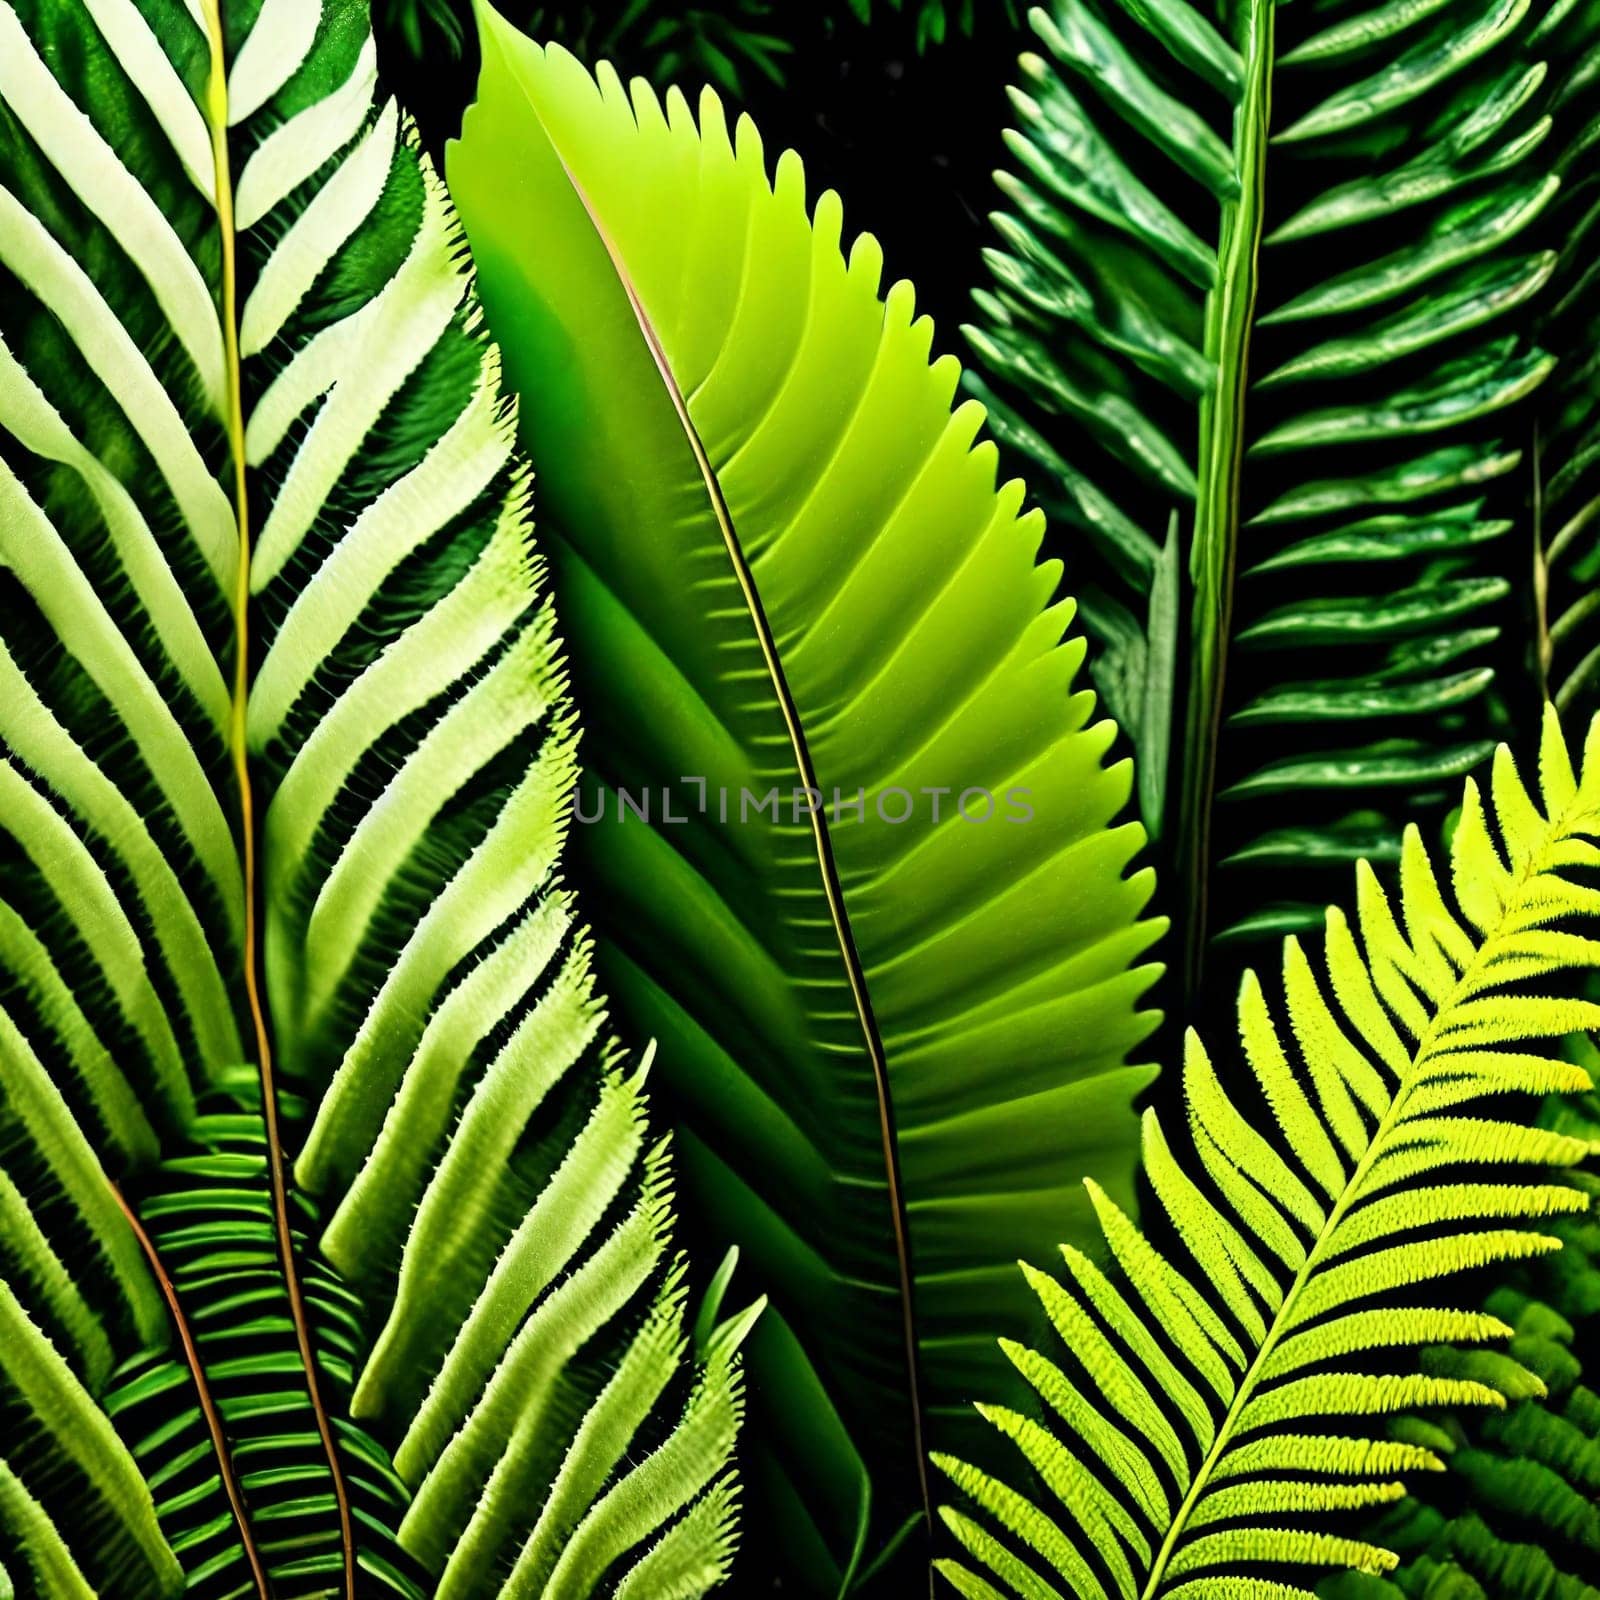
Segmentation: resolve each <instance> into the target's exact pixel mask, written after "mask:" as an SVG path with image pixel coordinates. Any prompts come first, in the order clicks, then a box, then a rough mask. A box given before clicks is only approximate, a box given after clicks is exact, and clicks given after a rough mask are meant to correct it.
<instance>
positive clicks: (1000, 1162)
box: [449, 11, 1159, 1594]
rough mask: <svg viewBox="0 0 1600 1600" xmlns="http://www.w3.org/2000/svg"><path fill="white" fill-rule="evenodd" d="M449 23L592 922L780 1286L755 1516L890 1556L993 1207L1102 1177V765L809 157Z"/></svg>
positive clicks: (760, 1417)
mask: <svg viewBox="0 0 1600 1600" xmlns="http://www.w3.org/2000/svg"><path fill="white" fill-rule="evenodd" d="M482 26H483V32H484V47H485V68H484V76H483V80H482V83H481V85H480V90H479V100H478V103H477V105H476V106H475V107H474V109H473V110H472V111H471V112H470V113H469V116H468V119H467V122H466V125H465V130H464V134H463V140H462V142H461V144H460V145H458V146H456V147H455V148H454V149H453V150H452V152H451V157H450V164H449V173H450V180H451V184H452V189H453V192H454V194H455V196H456V199H457V201H458V203H459V204H460V205H461V207H462V213H463V216H464V218H465V220H466V224H467V230H468V235H469V238H470V239H471V241H472V244H473V249H474V253H475V258H476V261H477V266H478V272H479V275H480V282H481V284H482V287H483V292H484V295H485V302H486V305H487V307H488V310H489V314H490V318H491V322H492V326H493V328H494V331H495V335H496V337H497V339H498V340H499V341H500V343H501V346H502V348H503V349H504V351H505V353H506V359H507V364H508V366H507V370H508V372H509V374H510V375H511V378H512V381H513V383H514V384H515V385H516V386H517V388H518V389H519V391H520V417H521V424H522V431H523V436H524V438H525V439H526V440H527V442H528V445H529V448H530V451H531V452H532V453H533V455H534V457H535V459H536V460H537V461H538V463H539V471H540V479H539V484H540V488H539V495H540V504H541V506H542V507H543V515H544V517H545V518H546V519H547V521H548V522H549V524H550V525H552V526H555V527H557V528H559V529H560V535H561V538H560V544H559V546H558V551H557V559H556V562H555V576H556V586H557V591H558V597H559V601H560V605H561V615H562V624H563V629H564V632H565V634H566V637H567V639H568V641H569V644H570V647H571V650H572V679H573V684H574V689H575V692H576V694H577V697H578V699H579V703H580V705H581V707H582V709H583V713H584V716H585V718H586V723H587V727H588V732H587V733H586V736H585V737H586V744H585V759H586V762H587V763H588V770H589V773H590V774H591V781H590V782H588V783H587V785H586V788H585V792H584V794H583V795H582V797H581V800H580V812H579V815H580V818H581V819H582V821H581V826H580V827H579V828H578V829H577V830H576V843H577V846H578V850H579V854H580V857H581V860H582V864H583V868H584V872H585V877H586V880H587V883H588V884H589V885H592V886H593V887H594V888H595V889H596V890H597V891H598V898H597V899H596V900H595V901H594V903H595V904H597V905H601V906H603V907H604V908H605V914H604V916H603V917H602V918H601V919H600V921H599V923H598V925H597V931H598V934H599V958H600V967H601V971H602V974H603V977H604V980H605V982H606V985H607V987H608V989H609V991H610V993H611V994H612V996H613V998H614V1000H615V1001H616V1004H617V1007H618V1012H619V1015H621V1016H622V1017H623V1018H625V1019H626V1020H627V1021H628V1022H629V1024H630V1025H631V1026H633V1027H634V1028H637V1029H638V1030H639V1031H640V1032H641V1033H648V1034H650V1035H652V1036H654V1037H655V1038H656V1039H657V1040H658V1041H659V1055H658V1058H657V1066H656V1068H655V1076H654V1077H653V1079H652V1082H653V1084H659V1085H660V1086H661V1088H662V1089H663V1090H664V1092H665V1093H667V1094H668V1095H669V1096H670V1103H671V1106H672V1112H673V1116H674V1119H675V1121H676V1124H677V1127H678V1129H679V1133H678V1146H679V1151H680V1157H681V1161H682V1184H681V1194H682V1201H683V1205H684V1207H685V1209H686V1210H687V1211H688V1212H689V1213H690V1214H691V1215H692V1216H693V1217H694V1218H695V1219H696V1220H697V1224H698V1226H699V1228H700V1229H702V1230H704V1232H705V1233H706V1234H708V1235H709V1236H711V1237H712V1238H716V1239H725V1238H731V1239H732V1240H733V1241H734V1242H736V1243H737V1244H738V1246H739V1249H740V1257H741V1267H740V1275H741V1281H744V1280H745V1278H746V1275H748V1278H749V1281H751V1282H753V1283H759V1285H760V1286H761V1287H762V1288H763V1289H764V1290H766V1291H767V1292H768V1293H769V1294H770V1296H771V1299H772V1308H771V1311H770V1312H769V1313H768V1315H767V1316H766V1317H765V1318H764V1319H763V1321H762V1323H761V1325H760V1326H759V1327H758V1328H757V1330H756V1332H755V1333H754V1334H753V1336H752V1339H751V1361H752V1370H753V1372H754V1373H755V1374H756V1378H755V1384H754V1393H753V1404H754V1410H753V1414H752V1417H753V1420H752V1428H751V1430H750V1432H751V1435H752V1436H753V1437H752V1438H750V1439H749V1441H748V1442H747V1443H746V1445H745V1447H744V1450H743V1453H742V1454H743V1461H744V1464H745V1469H746V1477H747V1484H748V1489H747V1496H746V1501H747V1504H748V1505H749V1506H750V1508H751V1515H752V1517H753V1518H755V1519H758V1523H759V1526H760V1528H761V1530H762V1531H761V1532H760V1533H759V1534H758V1535H756V1536H755V1537H757V1539H758V1540H759V1543H760V1545H761V1548H762V1549H763V1551H764V1552H765V1556H766V1559H767V1561H768V1562H770V1564H771V1565H772V1567H773V1568H774V1569H776V1570H781V1571H782V1572H783V1573H784V1581H785V1584H786V1585H791V1584H792V1585H793V1586H794V1587H795V1588H796V1589H797V1590H798V1591H800V1592H806V1593H811V1592H816V1593H828V1594H833V1593H837V1592H840V1591H841V1590H853V1589H855V1588H857V1587H863V1586H865V1585H866V1584H867V1583H868V1581H869V1578H870V1579H871V1580H872V1581H875V1582H877V1583H879V1584H881V1585H883V1586H892V1585H893V1584H894V1583H896V1582H907V1581H909V1582H912V1583H913V1584H914V1583H915V1582H916V1581H917V1579H916V1576H915V1574H916V1571H917V1566H916V1563H917V1561H918V1559H919V1558H925V1553H926V1537H927V1522H926V1509H925V1503H924V1495H923V1489H922V1486H921V1483H920V1482H919V1479H920V1477H921V1475H922V1474H923V1473H924V1472H925V1471H926V1453H927V1451H928V1450H929V1449H930V1448H936V1447H943V1445H944V1444H945V1443H947V1442H948V1441H949V1439H950V1437H951V1436H952V1435H954V1436H960V1435H962V1434H963V1433H967V1432H970V1424H969V1423H968V1422H967V1420H966V1413H965V1410H964V1406H963V1404H962V1402H963V1401H964V1399H965V1397H966V1396H967V1395H969V1394H970V1393H972V1392H974V1389H975V1385H976V1384H977V1383H978V1382H979V1379H980V1377H981V1375H983V1374H985V1373H989V1374H991V1375H992V1381H993V1382H995V1383H998V1384H1000V1385H1002V1386H1003V1385H1004V1383H1005V1382H1006V1381H1008V1375H1009V1368H1007V1367H1005V1364H1004V1363H1003V1362H1002V1361H1001V1360H1000V1359H999V1357H998V1353H997V1352H996V1350H995V1346H994V1343H993V1340H994V1337H995V1336H996V1334H997V1333H1005V1332H1008V1331H1010V1332H1013V1333H1016V1334H1018V1335H1020V1334H1021V1333H1022V1332H1024V1331H1025V1328H1026V1321H1027V1317H1028V1315H1029V1311H1028V1297H1027V1294H1026V1289H1025V1286H1022V1287H1021V1288H1020V1290H1019V1286H1018V1285H1017V1284H1016V1279H1015V1274H1014V1270H1013V1267H1012V1262H1013V1259H1014V1256H1015V1253H1016V1250H1017V1248H1018V1247H1019V1245H1020V1243H1021V1242H1022V1241H1024V1240H1027V1239H1037V1240H1043V1239H1046V1238H1054V1237H1055V1236H1056V1235H1057V1234H1058V1233H1060V1232H1061V1231H1062V1230H1063V1228H1065V1229H1067V1230H1069V1231H1070V1230H1072V1229H1073V1228H1075V1227H1076V1228H1077V1229H1079V1230H1081V1231H1085V1232H1086V1231H1087V1227H1088V1223H1089V1217H1088V1211H1087V1208H1086V1207H1084V1205H1083V1203H1082V1202H1081V1201H1079V1200H1075V1199H1073V1198H1071V1190H1070V1189H1069V1181H1070V1180H1069V1178H1068V1174H1069V1173H1071V1172H1073V1171H1074V1170H1075V1169H1077V1168H1086V1169H1088V1170H1091V1171H1094V1172H1095V1173H1097V1174H1098V1175H1099V1176H1100V1177H1101V1179H1102V1181H1103V1182H1104V1183H1105V1184H1106V1185H1107V1186H1108V1187H1110V1188H1111V1189H1112V1190H1113V1191H1114V1192H1119V1193H1122V1194H1124V1195H1126V1194H1127V1192H1128V1191H1127V1183H1128V1178H1129V1174H1130V1172H1131V1165H1132V1157H1133V1139H1134V1129H1135V1119H1134V1117H1133V1114H1132V1112H1131V1109H1130V1102H1131V1100H1132V1097H1133V1095H1134V1094H1135V1093H1136V1092H1137V1091H1138V1089H1139V1088H1140V1087H1141V1086H1142V1085H1143V1084H1144V1083H1145V1082H1147V1081H1148V1076H1149V1074H1148V1072H1147V1071H1145V1070H1135V1069H1131V1068H1129V1067H1128V1066H1126V1065H1125V1064H1124V1063H1125V1062H1126V1060H1127V1056H1128V1053H1129V1052H1130V1051H1131V1050H1133V1049H1134V1048H1135V1047H1136V1046H1137V1045H1138V1043H1139V1041H1140V1040H1141V1039H1142V1038H1143V1036H1144V1035H1145V1033H1146V1032H1147V1031H1148V1030H1149V1028H1150V1027H1151V1025H1152V1023H1153V1022H1154V1020H1155V1019H1154V1018H1153V1017H1152V1016H1151V1015H1149V1014H1148V1013H1145V1012H1141V1011H1140V1010H1139V997H1140V995H1141V994H1142V993H1143V991H1144V989H1145V988H1146V986H1147V985H1148V983H1149V982H1150V981H1151V979H1152V977H1153V975H1154V973H1153V969H1151V968H1150V967H1148V966H1144V965H1141V957H1142V953H1143V952H1144V950H1145V949H1146V948H1147V947H1148V946H1149V944H1150V942H1151V941H1152V939H1153V938H1154V937H1155V936H1156V934H1157V932H1158V931H1159V925H1158V924H1156V923H1153V922H1150V921H1144V920H1141V917H1140V913H1141V908H1142V906H1143V904H1144V901H1145V899H1146V898H1147V896H1148V894H1149V888H1150V882H1149V876H1148V874H1147V873H1143V872H1139V873H1133V874H1131V875H1130V874H1129V871H1128V869H1129V866H1130V862H1131V859H1132V857H1133V855H1134V853H1135V851H1136V850H1137V848H1138V845H1139V842H1140V831H1139V829H1138V827H1137V825H1134V824H1122V825H1118V823H1117V817H1118V813H1119V812H1120V811H1121V809H1122V807H1123V806H1124V804H1125V802H1126V800H1127V798H1128V796H1129V792H1130V787H1131V773H1130V770H1129V768H1128V766H1127V765H1126V764H1125V763H1123V764H1119V765H1118V766H1116V767H1111V768H1107V767H1106V766H1105V765H1104V764H1103V763H1104V756H1105V753H1106V750H1107V747H1108V745H1109V743H1110V740H1111V737H1112V728H1111V726H1110V724H1109V723H1106V722H1096V721H1095V719H1094V705H1093V698H1092V696H1091V695H1090V694H1089V693H1088V692H1087V691H1085V690H1084V689H1083V688H1082V687H1081V686H1079V685H1078V684H1077V683H1075V681H1074V679H1075V674H1076V672H1077V669H1078V666H1079V663H1080V662H1081V659H1082V654H1083V643H1082V641H1081V639H1077V638H1073V637H1067V638H1066V639H1065V642H1063V635H1064V631H1065V629H1066V628H1067V625H1068V622H1069V620H1070V615H1071V612H1070V607H1068V606H1067V605H1064V604H1061V603H1059V602H1057V601H1056V599H1055V594H1054V591H1055V587H1056V579H1057V572H1056V569H1055V568H1054V567H1053V566H1049V565H1046V566H1043V567H1040V566H1037V565H1035V555H1036V551H1037V547H1038V544H1039V540H1040V538H1041V533H1042V529H1041V519H1040V518H1039V517H1038V515H1037V513H1032V512H1024V511H1023V510H1022V500H1023V492H1022V488H1021V485H1020V484H1017V483H1010V484H1006V485H1003V486H1001V487H999V488H997V487H996V483H995V451H994V447H993V446H992V445H991V444H988V443H986V442H979V441H978V437H977V435H978V429H979V425H980V423H981V420H982V413H981V411H980V410H979V408H978V407H976V406H975V405H971V404H967V405H963V406H961V407H960V408H959V409H957V410H955V411H954V413H952V411H951V400H952V396H953V393H954V390H955V386H956V382H957V378H958V371H957V368H956V364H955V363H954V362H953V361H952V360H950V359H949V358H943V359H940V360H938V361H935V362H932V363H930V358H929V346H930V341H931V329H930V328H929V325H928V323H927V322H926V320H918V319H917V318H916V317H915V314H914V302H913V296H912V293H911V290H910V286H909V285H907V284H898V285H896V286H894V287H892V288H890V289H889V291H888V293H887V295H886V296H885V295H882V294H881V291H880V285H879V265H880V256H879V251H878V247H877V245H876V244H875V243H874V241H873V240H872V239H871V238H870V237H863V238H861V239H858V240H857V241H856V242H855V243H854V244H853V245H850V246H848V247H842V245H841V237H842V232H843V223H842V218H841V211H840V206H839V202H838V200H837V198H836V197H835V196H833V195H831V194H829V195H824V196H822V197H821V198H820V199H818V200H815V201H811V200H809V199H808V197H807V195H806V192H805V182H804V176H803V173H802V169H801V166H800V163H799V161H798V160H797V159H796V158H795V157H794V156H793V155H785V156H783V157H782V158H781V159H780V160H779V161H778V162H777V163H776V165H775V167H774V166H773V165H772V164H770V163H769V162H768V160H767V159H766V157H765V156H764V153H763V151H762V148H761V145H760V141H759V139H758V137H757V135H756V132H755V130H754V128H753V127H752V126H751V124H750V123H749V121H748V120H747V119H743V120H741V121H740V122H739V124H738V126H737V127H736V128H729V126H728V125H727V122H726V120H725V117H724V113H723V110H722V107H721V105H720V103H719V102H718V100H717V99H716V98H715V96H713V95H710V94H707V95H705V96H703V97H702V99H701V101H700V103H699V106H698V108H697V109H695V110H691V108H690V106H689V104H688V103H687V102H686V101H685V100H684V99H683V97H682V96H681V95H678V94H670V95H668V96H667V98H666V101H665V103H664V104H663V103H661V102H658V101H657V100H656V98H655V96H654V95H653V93H651V92H650V91H649V90H647V89H646V88H645V87H644V86H643V85H642V84H640V83H636V84H635V85H634V86H633V88H632V90H631V91H629V90H625V89H624V88H623V86H622V85H621V84H620V83H619V82H618V81H617V79H616V78H615V76H614V75H613V74H611V73H610V72H609V71H607V70H605V69H602V70H601V72H600V74H599V77H598V81H597V80H596V79H595V78H592V77H590V75H589V73H588V72H587V71H586V70H585V69H584V68H582V67H580V66H579V65H578V64H577V63H576V62H575V61H574V60H573V59H572V58H571V57H570V56H567V55H566V54H564V53H563V52H561V51H560V50H558V49H554V48H551V49H548V50H541V49H540V48H538V47H536V46H535V45H533V44H531V43H529V42H528V41H526V40H524V39H522V38H521V37H520V36H518V35H517V34H516V33H515V32H514V31H513V30H511V29H510V28H509V27H508V26H507V25H506V24H504V23H503V22H501V21H500V20H499V19H497V18H496V17H495V16H494V15H493V14H492V13H489V12H487V11H485V12H484V13H483V19H482ZM1074 181H1076V180H1074ZM1086 181H1089V180H1086ZM1094 181H1098V179H1096V180H1094ZM1066 292H1067V293H1068V294H1071V293H1073V291H1071V290H1070V289H1069V290H1067V291H1066ZM808 791H809V792H810V796H809V797H808ZM858 800H859V801H860V805H859V807H858V808H855V809H852V806H853V804H854V803H855V802H857V801H858ZM936 806H937V807H938V809H937V810H936V809H935V807H936ZM1010 1381H1018V1380H1014V1379H1011V1380H1010ZM899 1559H903V1560H904V1561H905V1562H906V1563H907V1564H906V1565H904V1566H896V1565H895V1563H896V1561H897V1560H899ZM874 1568H876V1573H875V1575H874ZM907 1573H910V1574H911V1575H912V1576H910V1577H909V1578H907V1577H906V1576H905V1574H907Z"/></svg>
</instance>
